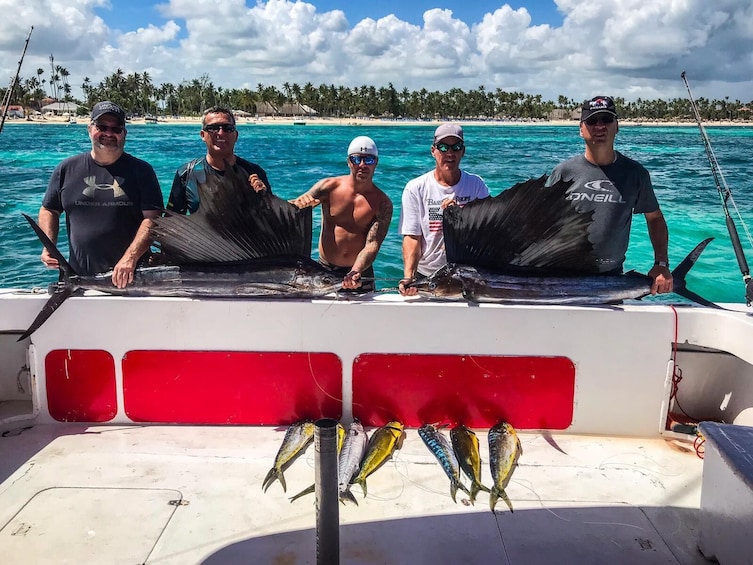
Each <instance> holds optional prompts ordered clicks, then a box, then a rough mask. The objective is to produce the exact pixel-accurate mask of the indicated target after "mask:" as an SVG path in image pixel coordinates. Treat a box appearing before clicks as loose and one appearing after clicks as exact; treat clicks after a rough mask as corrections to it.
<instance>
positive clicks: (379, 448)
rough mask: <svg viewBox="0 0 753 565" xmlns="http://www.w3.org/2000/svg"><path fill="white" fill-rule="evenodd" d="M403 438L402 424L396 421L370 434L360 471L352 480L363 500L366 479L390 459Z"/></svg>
mask: <svg viewBox="0 0 753 565" xmlns="http://www.w3.org/2000/svg"><path fill="white" fill-rule="evenodd" d="M404 436H405V431H404V429H403V424H402V423H400V422H398V421H396V420H393V421H392V422H389V423H387V424H385V425H384V426H382V427H381V428H378V429H376V430H374V432H373V433H372V434H371V439H369V445H368V446H367V448H366V453H365V455H364V456H363V460H362V461H361V470H360V471H359V472H358V475H356V476H355V477H354V478H353V480H352V484H357V485H360V486H361V490H363V496H364V498H366V478H367V477H368V476H369V475H371V474H372V473H374V472H375V471H376V470H377V469H379V467H381V466H382V465H383V464H384V463H385V461H387V460H388V459H389V458H390V457H392V454H393V453H394V451H395V449H398V448H399V446H400V443H401V441H402V439H403V437H404Z"/></svg>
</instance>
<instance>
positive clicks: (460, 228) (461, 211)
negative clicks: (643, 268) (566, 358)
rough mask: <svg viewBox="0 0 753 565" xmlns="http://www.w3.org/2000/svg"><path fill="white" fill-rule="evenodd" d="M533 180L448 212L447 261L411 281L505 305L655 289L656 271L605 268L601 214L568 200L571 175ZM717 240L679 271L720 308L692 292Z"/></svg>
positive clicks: (579, 300) (636, 294)
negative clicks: (600, 251) (595, 238)
mask: <svg viewBox="0 0 753 565" xmlns="http://www.w3.org/2000/svg"><path fill="white" fill-rule="evenodd" d="M546 181H547V176H546V175H545V176H542V177H539V178H536V179H529V180H527V181H525V182H521V183H518V184H516V185H514V186H513V187H511V188H509V189H507V190H504V191H502V192H501V193H500V194H498V195H497V196H494V197H487V198H483V199H479V200H474V201H472V202H469V203H468V204H466V205H464V206H462V207H461V206H450V207H448V208H446V209H445V210H444V214H443V219H442V227H443V230H444V241H445V251H446V253H447V261H448V262H447V264H446V265H444V266H443V267H440V268H439V269H438V270H437V271H435V272H434V273H433V274H432V275H431V276H429V277H427V278H425V279H421V280H418V281H415V282H413V283H410V284H409V285H407V286H409V287H414V288H416V289H417V290H418V293H419V294H420V295H423V296H426V297H429V298H438V299H444V300H458V299H466V300H469V301H472V302H495V303H502V304H584V305H585V304H615V303H619V302H621V301H623V300H628V299H638V298H642V297H644V296H646V295H648V294H650V293H651V284H652V279H651V277H649V276H647V275H644V274H641V273H638V272H635V271H630V272H628V273H625V274H599V271H598V265H599V262H598V258H597V257H596V255H595V254H594V249H593V244H592V243H591V241H590V239H589V234H588V228H589V226H590V225H591V223H592V222H593V212H588V213H580V212H578V211H577V210H576V209H575V208H574V207H573V205H572V203H571V202H570V201H569V200H568V199H567V191H568V189H569V187H570V185H571V184H572V182H571V181H563V180H560V181H558V182H556V183H554V184H552V185H551V186H547V184H546ZM712 239H713V238H708V239H706V240H704V241H702V242H701V243H699V244H698V245H697V246H696V247H695V248H694V249H693V250H692V251H691V252H690V253H689V254H688V256H687V257H686V258H685V259H684V260H683V261H682V262H681V263H680V264H679V265H678V266H677V268H675V270H674V271H672V276H673V278H674V292H675V293H677V294H679V295H681V296H684V297H685V298H688V299H689V300H692V301H694V302H697V303H698V304H701V305H704V306H711V307H715V308H719V306H717V305H715V304H714V303H712V302H710V301H708V300H706V299H705V298H703V297H701V296H699V295H697V294H696V293H694V292H692V291H690V290H689V289H688V288H687V287H686V286H685V276H686V275H687V273H688V271H689V270H690V269H691V268H692V267H693V265H694V264H695V262H696V261H697V260H698V258H699V257H700V255H701V253H702V252H703V250H704V249H705V248H706V246H707V245H708V244H709V243H710V242H711V240H712Z"/></svg>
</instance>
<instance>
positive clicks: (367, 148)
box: [348, 135, 379, 157]
mask: <svg viewBox="0 0 753 565" xmlns="http://www.w3.org/2000/svg"><path fill="white" fill-rule="evenodd" d="M354 154H361V155H373V156H374V157H379V151H378V150H377V146H376V143H374V140H373V139H371V138H370V137H366V136H365V135H359V136H358V137H356V138H355V139H354V140H353V141H351V142H350V145H348V155H354Z"/></svg>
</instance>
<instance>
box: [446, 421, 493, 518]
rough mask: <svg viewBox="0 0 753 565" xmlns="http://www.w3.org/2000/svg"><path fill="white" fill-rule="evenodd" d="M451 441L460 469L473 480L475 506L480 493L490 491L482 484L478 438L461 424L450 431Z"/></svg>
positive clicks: (473, 501)
mask: <svg viewBox="0 0 753 565" xmlns="http://www.w3.org/2000/svg"><path fill="white" fill-rule="evenodd" d="M450 441H451V442H452V450H453V451H454V452H455V456H456V457H457V458H458V464H459V465H460V469H462V471H463V472H464V473H465V474H466V476H467V477H468V478H469V479H470V480H471V504H474V503H475V502H476V496H477V495H478V493H479V491H482V490H483V491H484V492H489V489H488V488H486V487H485V486H484V485H482V484H481V455H480V453H479V447H478V438H477V437H476V434H475V433H474V432H473V430H471V429H470V428H468V427H467V426H464V425H462V424H460V425H457V426H455V427H454V428H452V429H451V430H450Z"/></svg>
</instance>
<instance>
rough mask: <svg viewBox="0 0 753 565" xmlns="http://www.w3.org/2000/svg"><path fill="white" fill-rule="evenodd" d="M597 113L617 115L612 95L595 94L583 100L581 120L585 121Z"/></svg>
mask: <svg viewBox="0 0 753 565" xmlns="http://www.w3.org/2000/svg"><path fill="white" fill-rule="evenodd" d="M595 114H612V115H613V116H614V117H615V118H616V117H617V109H616V108H615V106H614V100H612V98H611V97H610V96H594V97H593V98H591V100H586V101H585V102H583V106H581V109H580V121H581V122H583V121H585V120H587V119H588V118H590V117H591V116H593V115H595Z"/></svg>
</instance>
